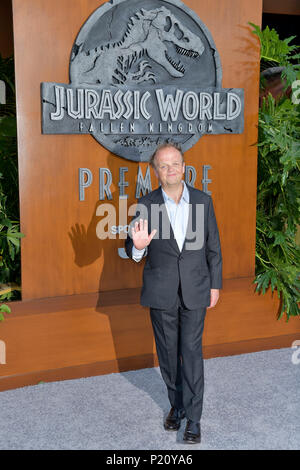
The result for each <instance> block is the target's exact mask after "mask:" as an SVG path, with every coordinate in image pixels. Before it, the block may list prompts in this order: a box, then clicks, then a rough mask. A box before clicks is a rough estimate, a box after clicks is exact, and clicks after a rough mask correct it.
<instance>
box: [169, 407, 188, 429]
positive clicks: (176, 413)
mask: <svg viewBox="0 0 300 470" xmlns="http://www.w3.org/2000/svg"><path fill="white" fill-rule="evenodd" d="M184 417H185V411H184V409H181V410H178V409H177V408H174V406H172V408H171V410H170V412H169V414H168V416H167V417H166V419H165V422H164V428H165V429H166V431H177V430H178V429H179V428H180V424H181V420H182V419H183V418H184Z"/></svg>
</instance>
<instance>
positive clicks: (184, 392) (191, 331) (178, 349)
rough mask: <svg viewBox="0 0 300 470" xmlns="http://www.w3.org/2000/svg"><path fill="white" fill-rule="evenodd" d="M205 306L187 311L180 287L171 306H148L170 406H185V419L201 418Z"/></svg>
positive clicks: (197, 419)
mask: <svg viewBox="0 0 300 470" xmlns="http://www.w3.org/2000/svg"><path fill="white" fill-rule="evenodd" d="M206 308H207V307H199V308H198V309H196V310H188V309H187V308H186V307H185V305H184V302H183V298H182V295H181V287H180V286H179V290H178V295H177V299H176V302H175V304H174V306H173V308H171V309H169V310H159V309H154V308H150V316H151V322H152V327H153V332H154V338H155V344H156V351H157V356H158V361H159V366H160V371H161V375H162V377H163V380H164V382H165V384H166V386H167V389H168V397H169V400H170V403H171V406H175V407H176V408H179V409H180V408H184V409H185V414H186V417H187V419H190V420H192V421H196V422H199V421H200V419H201V415H202V406H203V392H204V368H203V356H202V334H203V328H204V319H205V315H206Z"/></svg>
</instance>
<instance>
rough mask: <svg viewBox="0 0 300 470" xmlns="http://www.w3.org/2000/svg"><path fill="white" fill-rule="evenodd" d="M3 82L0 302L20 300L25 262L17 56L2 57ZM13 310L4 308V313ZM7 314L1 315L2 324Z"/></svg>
mask: <svg viewBox="0 0 300 470" xmlns="http://www.w3.org/2000/svg"><path fill="white" fill-rule="evenodd" d="M0 80H2V81H3V82H4V83H5V88H6V100H5V101H6V102H5V103H2V104H0V287H1V288H0V301H1V300H15V299H19V298H20V284H21V282H20V281H21V262H20V238H21V237H22V236H23V234H22V233H20V232H19V227H20V220H19V185H18V156H17V132H16V99H15V85H14V83H15V80H14V60H13V57H9V58H2V57H1V55H0ZM9 310H10V308H9V307H8V306H5V305H1V307H0V312H5V313H9ZM1 320H3V315H2V314H0V321H1Z"/></svg>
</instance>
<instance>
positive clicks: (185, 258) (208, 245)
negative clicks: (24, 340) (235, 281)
mask: <svg viewBox="0 0 300 470" xmlns="http://www.w3.org/2000/svg"><path fill="white" fill-rule="evenodd" d="M187 187H188V191H189V196H190V201H189V204H190V212H189V224H190V225H189V227H191V228H192V230H193V231H194V232H195V231H196V229H198V232H197V233H198V234H199V221H201V220H202V222H201V227H200V228H201V230H202V233H203V237H202V240H203V243H202V245H201V247H200V246H199V248H196V249H188V243H191V240H190V242H189V241H188V238H190V235H187V236H186V239H185V242H184V245H183V248H182V251H181V252H180V250H179V248H178V245H177V242H176V239H175V237H174V233H173V230H172V227H171V224H169V226H170V238H169V239H163V238H162V217H164V216H166V217H167V220H168V223H169V218H168V215H167V210H166V207H165V203H164V198H163V194H162V190H161V186H159V188H157V189H155V190H154V191H152V192H151V193H149V194H147V195H146V196H142V197H141V198H140V199H139V200H138V204H143V207H144V209H145V210H144V212H140V211H139V210H137V211H136V213H135V216H134V218H133V220H132V221H131V223H130V230H131V226H132V225H133V224H134V222H135V221H137V220H139V218H140V217H142V218H147V220H148V232H149V233H151V231H152V230H153V228H156V229H157V233H156V235H155V237H154V238H153V239H152V241H151V242H150V244H149V245H148V250H147V254H146V263H145V267H144V272H143V287H142V291H141V305H143V306H147V307H152V308H157V309H168V308H171V307H172V306H173V304H174V303H175V300H176V296H177V292H178V287H179V283H180V282H181V290H182V297H183V301H184V303H185V305H186V307H187V308H188V309H189V310H194V309H196V308H198V307H200V306H202V307H208V306H209V305H210V289H221V288H222V254H221V246H220V238H219V231H218V227H217V221H216V217H215V213H214V207H213V201H212V198H211V196H210V195H208V194H206V193H205V192H203V191H201V190H199V189H196V188H193V187H192V186H189V185H187ZM151 205H157V206H156V207H160V209H161V216H160V219H159V224H157V220H154V217H153V214H152V213H151ZM197 205H198V209H197ZM201 205H202V206H201ZM200 207H201V209H200V212H198V217H197V211H198V210H199V208H200ZM137 209H138V207H137ZM199 213H200V214H201V213H202V214H203V217H202V218H200V219H199ZM196 217H197V220H198V222H197V223H196ZM197 224H198V225H197ZM130 233H131V232H130ZM190 246H194V245H192V244H191V245H190ZM195 246H196V245H195ZM132 247H133V241H132V238H131V237H130V236H129V234H128V236H127V239H126V241H125V250H126V253H127V256H129V258H132Z"/></svg>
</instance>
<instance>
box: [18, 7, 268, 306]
mask: <svg viewBox="0 0 300 470" xmlns="http://www.w3.org/2000/svg"><path fill="white" fill-rule="evenodd" d="M100 4H101V2H99V1H98V0H84V1H83V0H79V1H76V2H75V3H74V2H72V1H71V0H64V1H61V0H60V1H56V0H54V1H53V2H48V1H47V0H39V1H34V0H27V1H26V2H23V1H18V0H16V1H14V34H15V57H16V78H17V82H16V85H17V106H18V139H19V171H20V204H21V209H20V210H21V231H22V232H24V233H25V235H26V237H25V238H24V239H23V241H22V298H23V299H24V300H25V299H33V298H43V297H52V296H60V295H69V294H79V293H87V292H97V291H106V290H113V289H124V288H131V287H137V286H140V285H141V273H142V264H140V265H135V264H134V263H132V262H131V261H130V260H124V259H122V258H120V257H119V256H118V251H117V248H118V247H122V246H123V243H124V241H123V240H119V239H116V240H99V239H98V238H97V236H96V230H95V226H96V224H97V222H98V221H99V220H100V217H97V216H96V208H97V206H98V204H99V203H101V202H112V203H113V204H115V206H116V207H117V206H118V195H119V192H118V189H119V188H118V181H119V168H120V167H122V166H127V167H128V169H129V171H128V173H126V179H127V181H128V183H129V186H128V188H127V189H126V192H127V194H128V205H130V204H132V203H133V202H135V200H136V199H135V184H136V177H137V173H138V163H136V162H132V161H128V160H125V159H123V158H120V157H117V156H115V155H113V154H112V153H110V152H109V151H107V150H106V149H105V148H103V147H102V146H101V145H100V144H99V143H98V142H96V141H95V139H93V138H92V137H91V136H89V135H42V133H41V99H40V84H41V82H58V83H69V75H68V72H69V60H70V54H71V49H72V46H73V43H74V40H75V38H76V36H77V34H78V31H79V29H80V28H81V26H82V24H83V23H84V22H85V21H86V19H87V18H88V16H89V15H90V14H91V13H92V12H93V11H94V10H95V9H96V8H97V7H98V6H99V5H100ZM186 5H187V6H189V7H190V8H192V9H193V10H194V11H195V12H196V13H197V14H198V16H199V17H200V18H201V19H202V21H203V22H204V24H205V25H206V26H207V28H208V29H209V30H210V32H211V34H212V36H213V38H214V41H215V44H216V47H217V50H218V52H219V54H220V58H221V65H222V70H223V83H222V85H223V88H243V89H244V92H245V128H244V133H243V134H240V135H236V134H235V135H215V136H214V135H210V136H203V137H202V138H201V139H200V140H199V141H198V143H197V144H196V145H195V146H194V147H193V148H192V149H191V150H189V151H188V152H187V153H186V161H187V164H190V165H193V166H194V167H195V169H196V171H197V178H196V181H195V186H196V187H197V188H200V189H203V186H202V181H201V180H202V178H203V176H202V170H203V165H210V167H211V168H210V169H209V171H208V178H209V179H210V180H211V183H209V184H208V189H209V190H210V191H211V194H212V197H213V200H214V204H215V210H216V216H217V220H218V224H219V227H220V237H221V242H222V249H223V255H224V279H231V278H237V277H247V276H252V275H253V274H254V251H255V198H256V155H257V150H256V147H255V146H254V145H253V144H254V143H255V142H256V139H257V128H256V125H257V111H258V74H259V60H258V59H259V45H258V41H257V39H256V37H255V36H253V35H252V34H251V33H250V27H249V25H247V22H248V21H252V22H254V23H258V24H259V23H260V21H261V1H260V0H259V1H258V0H257V1H255V5H253V3H252V2H251V5H250V4H249V2H247V1H244V2H240V1H238V0H226V1H225V2H221V3H220V2H218V1H216V2H212V1H203V2H200V3H199V2H196V1H191V0H188V1H187V2H186ZM147 166H148V165H147V164H146V163H142V164H140V167H141V169H142V172H143V174H144V175H145V172H146V168H147ZM100 167H105V168H109V169H110V170H111V172H112V176H113V183H112V186H111V191H112V195H113V200H112V201H107V200H106V201H99V183H98V180H99V177H98V175H99V168H100ZM79 168H89V169H90V170H91V172H92V174H93V183H92V185H91V186H90V187H89V188H88V189H87V190H86V192H85V194H86V197H85V201H79V187H78V169H79ZM151 179H152V188H153V189H154V188H155V187H157V180H156V178H155V175H154V173H153V171H152V169H151ZM124 271H126V276H124Z"/></svg>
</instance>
